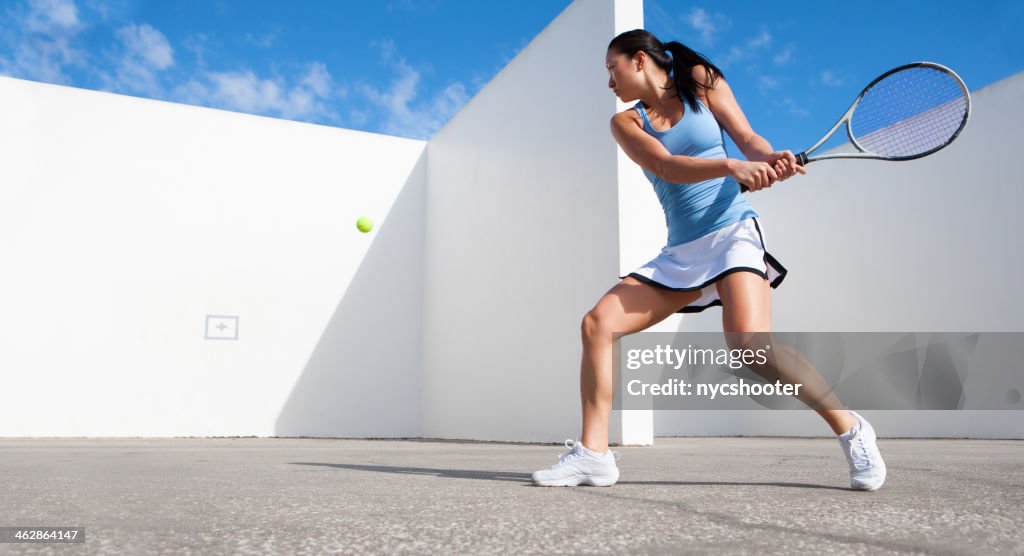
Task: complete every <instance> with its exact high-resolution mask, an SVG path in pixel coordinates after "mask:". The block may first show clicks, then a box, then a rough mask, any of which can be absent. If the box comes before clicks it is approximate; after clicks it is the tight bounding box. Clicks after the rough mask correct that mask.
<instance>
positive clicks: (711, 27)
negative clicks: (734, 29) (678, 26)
mask: <svg viewBox="0 0 1024 556" xmlns="http://www.w3.org/2000/svg"><path fill="white" fill-rule="evenodd" d="M682 19H683V21H685V22H686V23H688V24H689V25H690V27H692V28H693V29H694V30H695V31H697V32H698V33H700V37H699V39H698V41H699V42H700V43H702V44H703V45H704V46H711V45H712V44H714V43H715V39H716V35H717V33H719V32H720V31H722V30H724V29H727V28H728V27H729V26H730V25H731V21H730V20H729V18H728V17H726V16H725V15H722V14H719V13H713V14H712V13H708V12H707V10H705V9H704V8H693V9H692V10H690V13H688V14H686V15H684V16H682Z"/></svg>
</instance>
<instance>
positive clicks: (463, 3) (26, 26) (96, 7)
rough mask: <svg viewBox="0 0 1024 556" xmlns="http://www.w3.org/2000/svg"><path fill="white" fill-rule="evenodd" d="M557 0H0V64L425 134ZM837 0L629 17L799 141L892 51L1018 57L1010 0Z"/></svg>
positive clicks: (736, 4)
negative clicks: (708, 66)
mask: <svg viewBox="0 0 1024 556" xmlns="http://www.w3.org/2000/svg"><path fill="white" fill-rule="evenodd" d="M584 1H586V0H584ZM569 3H570V2H569V1H568V0H518V1H516V2H484V1H475V0H474V1H470V0H381V1H370V2H359V1H354V0H316V1H314V0H289V1H285V0H275V1H270V0H187V1H185V0H159V1H157V0H150V1H142V0H2V1H0V74H3V75H9V76H14V77H20V78H24V79H31V80H35V81H43V82H48V83H60V84H65V85H71V86H74V87H81V88H87V89H96V90H104V91H111V92H117V93H122V94H129V95H134V96H141V97H148V98H157V99H162V100H170V101H174V102H182V103H187V104H197V105H202V106H211V107H217V108H225V109H229V110H235V111H239V112H246V113H252V114H262V115H267V116H274V117H281V118H287V119H293V120H300V121H307V122H315V123H320V124H325V125H332V126H339V127H345V128H351V129H359V130H365V131H371V132H378V133H386V134H391V135H399V136H404V137H412V138H417V139H427V138H429V137H431V136H432V135H433V134H434V133H435V132H436V131H437V130H438V129H440V128H441V127H442V126H443V125H444V124H445V122H447V121H448V119H449V118H451V116H452V115H454V114H455V113H456V112H458V110H459V108H460V107H461V106H462V105H464V104H465V103H466V102H467V101H468V100H469V99H470V98H472V97H473V95H474V94H476V93H477V92H478V91H479V90H480V89H481V88H482V87H483V86H484V85H485V84H486V83H487V82H488V81H489V80H490V79H491V78H493V77H494V75H496V74H497V73H498V71H500V70H501V68H502V67H504V65H505V64H506V63H508V61H509V60H511V59H512V58H513V57H514V56H515V55H516V54H517V53H518V52H519V51H520V50H522V49H523V48H524V47H525V46H526V45H527V44H528V43H529V42H530V40H532V39H533V37H535V36H536V35H537V34H538V33H539V32H540V31H542V30H543V29H544V27H545V26H546V25H547V24H548V23H550V22H551V20H553V19H554V18H555V17H556V16H557V15H558V14H559V13H560V12H561V11H562V10H563V9H565V7H566V6H568V5H569ZM847 6H849V3H841V2H822V3H820V4H811V3H807V2H784V1H776V2H763V1H747V0H742V1H741V0H737V1H719V2H690V1H685V2H684V1H676V0H647V1H646V2H645V3H644V16H645V21H646V28H647V29H648V30H650V31H651V32H653V33H655V34H656V35H658V36H659V38H661V39H662V40H664V41H667V40H670V39H676V40H680V41H681V42H684V43H686V44H688V45H690V46H692V47H693V48H695V49H696V50H698V51H700V52H703V53H704V54H706V55H708V56H709V57H710V58H711V59H712V61H713V62H715V63H716V64H718V65H719V66H720V67H721V68H722V70H723V71H724V72H725V75H726V78H727V79H728V81H729V83H730V84H731V85H732V87H733V89H734V90H735V92H736V94H737V97H738V98H739V100H740V104H741V106H742V107H743V109H744V111H745V112H746V114H747V116H748V118H749V119H750V120H751V123H752V124H753V125H754V128H755V130H756V131H757V132H758V133H760V134H761V135H763V136H765V137H766V138H768V140H769V141H771V142H772V144H773V145H774V146H775V147H776V148H794V149H799V148H801V147H806V146H808V145H810V144H811V143H813V142H814V141H815V140H816V139H817V138H818V137H819V136H820V135H821V133H822V132H823V131H825V130H826V129H827V128H828V127H829V126H830V125H831V124H832V123H834V120H835V119H836V117H838V116H839V115H840V114H841V113H842V112H843V111H844V110H845V109H846V107H847V106H848V105H849V103H850V102H851V101H852V100H853V98H854V97H855V96H856V94H857V93H858V92H859V91H860V89H861V88H862V87H863V86H864V85H866V84H867V83H868V82H869V81H870V80H871V79H872V78H873V77H874V76H875V75H877V74H879V73H881V72H882V71H884V70H886V69H889V68H890V67H893V66H896V65H899V64H902V63H906V62H910V61H917V60H932V61H936V62H939V63H942V64H946V65H948V66H950V67H952V68H953V69H955V70H956V71H957V72H958V73H959V74H960V75H961V77H963V78H964V80H965V81H966V82H967V84H968V86H969V87H970V88H971V89H972V90H975V89H978V88H981V87H983V86H985V85H988V84H991V83H993V82H995V81H998V80H999V79H1002V78H1005V77H1008V76H1010V75H1012V74H1014V73H1016V72H1018V71H1021V70H1024V62H1022V61H1024V48H1022V46H1021V40H1020V38H1021V34H1022V33H1021V31H1020V28H1021V26H1022V24H1024V8H1022V7H1021V6H1024V2H1018V1H1010V0H991V1H982V2H978V3H968V2H962V1H957V2H954V1H945V0H940V1H929V2H924V1H899V0H890V1H887V2H865V3H863V4H858V9H857V10H850V9H849V8H848V7H847ZM467 22H470V23H467ZM608 39H609V40H610V39H611V37H608ZM567 62H569V61H567ZM571 63H593V64H594V65H596V66H598V67H602V68H603V63H604V52H595V53H594V59H593V60H589V61H588V60H577V61H571ZM594 86H595V87H599V88H601V89H602V91H605V90H606V89H605V83H604V82H603V81H601V82H598V83H595V84H594ZM608 94H609V95H611V92H608ZM556 95H558V92H557V91H552V96H556ZM732 152H735V151H732Z"/></svg>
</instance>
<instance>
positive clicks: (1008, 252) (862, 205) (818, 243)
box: [655, 73, 1024, 438]
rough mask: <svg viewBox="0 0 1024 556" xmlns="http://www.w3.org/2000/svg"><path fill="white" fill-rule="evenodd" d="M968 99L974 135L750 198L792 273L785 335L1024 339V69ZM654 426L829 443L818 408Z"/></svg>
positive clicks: (970, 427)
mask: <svg viewBox="0 0 1024 556" xmlns="http://www.w3.org/2000/svg"><path fill="white" fill-rule="evenodd" d="M971 97H972V116H971V120H970V121H969V122H968V124H967V127H966V128H965V129H964V131H963V133H962V134H961V135H960V137H959V138H958V139H957V140H956V142H954V143H953V144H952V145H950V146H949V147H947V148H946V149H944V150H942V151H940V152H938V153H936V154H934V155H932V156H929V157H926V158H923V159H920V160H916V161H912V162H900V163H894V162H882V161H868V162H865V161H849V160H835V161H822V162H817V163H813V164H811V165H809V166H808V168H807V169H808V173H807V175H806V176H801V177H797V178H793V179H792V180H789V181H786V182H783V183H781V184H778V185H776V186H774V187H773V188H772V189H771V190H769V191H768V192H758V193H755V194H751V196H750V201H751V203H753V205H754V206H755V208H757V210H758V211H759V212H760V213H761V215H762V218H763V223H764V229H765V234H766V236H767V237H766V241H767V245H768V250H769V251H770V252H772V253H773V254H774V255H775V256H776V257H777V258H778V259H779V261H780V262H781V263H782V264H783V265H785V266H786V267H787V268H788V269H789V271H790V272H789V275H788V276H787V277H786V280H785V282H783V284H782V285H781V286H780V288H779V289H778V290H775V293H774V295H773V300H772V304H773V321H774V327H775V329H776V330H784V331H795V332H798V331H843V332H857V331H866V332H871V331H875V332H893V331H910V332H993V331H1024V296H1022V295H1020V277H1021V276H1022V275H1024V256H1022V253H1024V234H1021V233H1020V231H1019V229H1018V227H1019V226H1018V222H1019V219H1020V216H1019V213H1020V208H1021V207H1022V206H1024V180H1022V179H1021V178H1020V177H1019V176H1017V175H1014V170H1013V168H1012V164H1013V163H1014V161H1015V160H1017V159H1018V158H1019V156H1020V155H1019V154H1018V152H1017V150H1018V149H1017V144H1016V142H1015V141H1014V140H1013V138H1014V137H1015V136H1016V135H1017V134H1018V132H1019V130H1020V129H1022V128H1024V112H1022V111H1021V110H1020V106H1019V104H1020V99H1021V98H1022V97H1024V73H1020V74H1017V75H1014V76H1012V77H1009V78H1007V79H1005V80H1003V81H1000V82H998V83H995V84H993V85H991V86H989V87H985V88H984V89H981V90H979V91H975V92H973V93H972V95H971ZM829 123H831V122H829ZM823 131H824V129H823ZM769 139H770V138H769ZM816 139H817V137H808V143H810V142H811V141H814V140H816ZM779 147H781V146H779ZM679 329H680V330H692V331H712V330H721V310H720V309H715V310H710V311H705V312H704V313H701V314H699V315H691V316H687V317H685V318H683V320H682V323H681V325H680V327H679ZM1006 380H1007V381H1008V383H1007V388H1015V389H1018V390H1020V389H1022V388H1024V369H1022V368H1017V369H1007V370H1006ZM854 409H856V408H854ZM865 416H866V417H868V418H869V419H871V420H872V421H873V424H874V425H875V428H876V429H877V430H878V432H879V434H882V435H886V436H935V437H944V436H955V437H962V436H975V437H1003V438H1022V437H1024V411H950V412H921V411H889V412H886V411H877V412H866V413H865ZM655 430H656V432H657V434H658V435H666V436H670V435H688V434H697V435H702V434H707V435H720V434H727V435H731V434H743V435H822V434H828V429H827V427H825V425H824V423H823V422H822V421H821V420H820V419H819V418H818V416H817V415H816V414H814V413H812V412H810V411H794V412H789V411H750V412H721V413H710V412H663V413H658V415H657V416H656V428H655Z"/></svg>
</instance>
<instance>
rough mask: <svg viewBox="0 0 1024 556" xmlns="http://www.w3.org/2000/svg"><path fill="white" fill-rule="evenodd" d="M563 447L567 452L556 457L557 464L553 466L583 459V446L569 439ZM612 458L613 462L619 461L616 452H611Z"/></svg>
mask: <svg viewBox="0 0 1024 556" xmlns="http://www.w3.org/2000/svg"><path fill="white" fill-rule="evenodd" d="M577 446H578V448H577ZM565 447H566V448H568V449H569V451H568V452H566V453H564V454H562V455H560V456H558V463H557V464H555V466H558V465H561V464H563V463H565V462H567V461H572V460H575V459H579V458H581V457H583V455H584V454H583V445H582V444H580V443H579V442H577V441H575V440H573V439H571V438H567V439H565ZM612 457H613V458H615V461H619V457H620V456H619V453H618V452H612ZM555 466H552V467H555Z"/></svg>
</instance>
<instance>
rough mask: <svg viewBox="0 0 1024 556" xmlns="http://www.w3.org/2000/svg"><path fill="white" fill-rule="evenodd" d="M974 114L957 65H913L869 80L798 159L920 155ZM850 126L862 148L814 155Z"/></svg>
mask: <svg viewBox="0 0 1024 556" xmlns="http://www.w3.org/2000/svg"><path fill="white" fill-rule="evenodd" d="M970 116H971V95H970V93H969V92H968V91H967V86H966V85H964V82H963V80H962V79H960V76H958V75H957V74H956V73H954V72H953V70H951V69H949V68H947V67H945V66H943V65H940V64H936V63H933V62H916V63H913V64H907V65H905V66H900V67H898V68H893V69H891V70H889V71H887V72H885V73H883V74H882V75H879V76H878V77H876V78H875V80H874V81H872V82H871V83H869V84H868V86H867V87H865V88H864V90H863V91H861V93H860V95H858V96H857V99H856V100H854V101H853V105H851V106H850V109H849V110H847V111H846V114H843V117H842V118H839V121H838V122H836V125H834V126H832V129H830V130H829V132H828V133H826V134H825V136H824V137H822V138H821V139H820V140H819V141H818V142H817V143H815V144H814V145H813V146H812V147H811V148H809V149H807V150H805V151H803V152H802V153H800V154H798V155H796V162H797V164H799V165H801V166H805V165H807V164H809V163H811V162H815V161H817V160H829V159H834V158H857V159H873V160H894V161H901V160H914V159H915V158H921V157H923V156H928V155H930V154H932V153H934V152H936V151H938V150H940V149H942V148H943V147H945V146H947V145H949V144H950V143H952V142H953V140H954V139H956V138H957V136H958V135H960V132H961V131H963V129H964V126H966V125H967V120H968V118H970ZM844 125H845V127H846V136H847V137H849V139H850V143H851V144H853V147H854V148H855V149H856V150H857V152H840V153H833V154H819V155H812V154H811V153H813V152H814V151H815V150H817V149H818V147H820V146H821V145H823V144H824V143H825V141H827V140H828V139H829V138H830V137H832V135H833V134H834V133H835V132H836V130H838V129H839V128H840V127H842V126H844ZM740 187H741V189H742V190H743V191H747V190H748V187H747V186H746V185H743V184H740Z"/></svg>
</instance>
